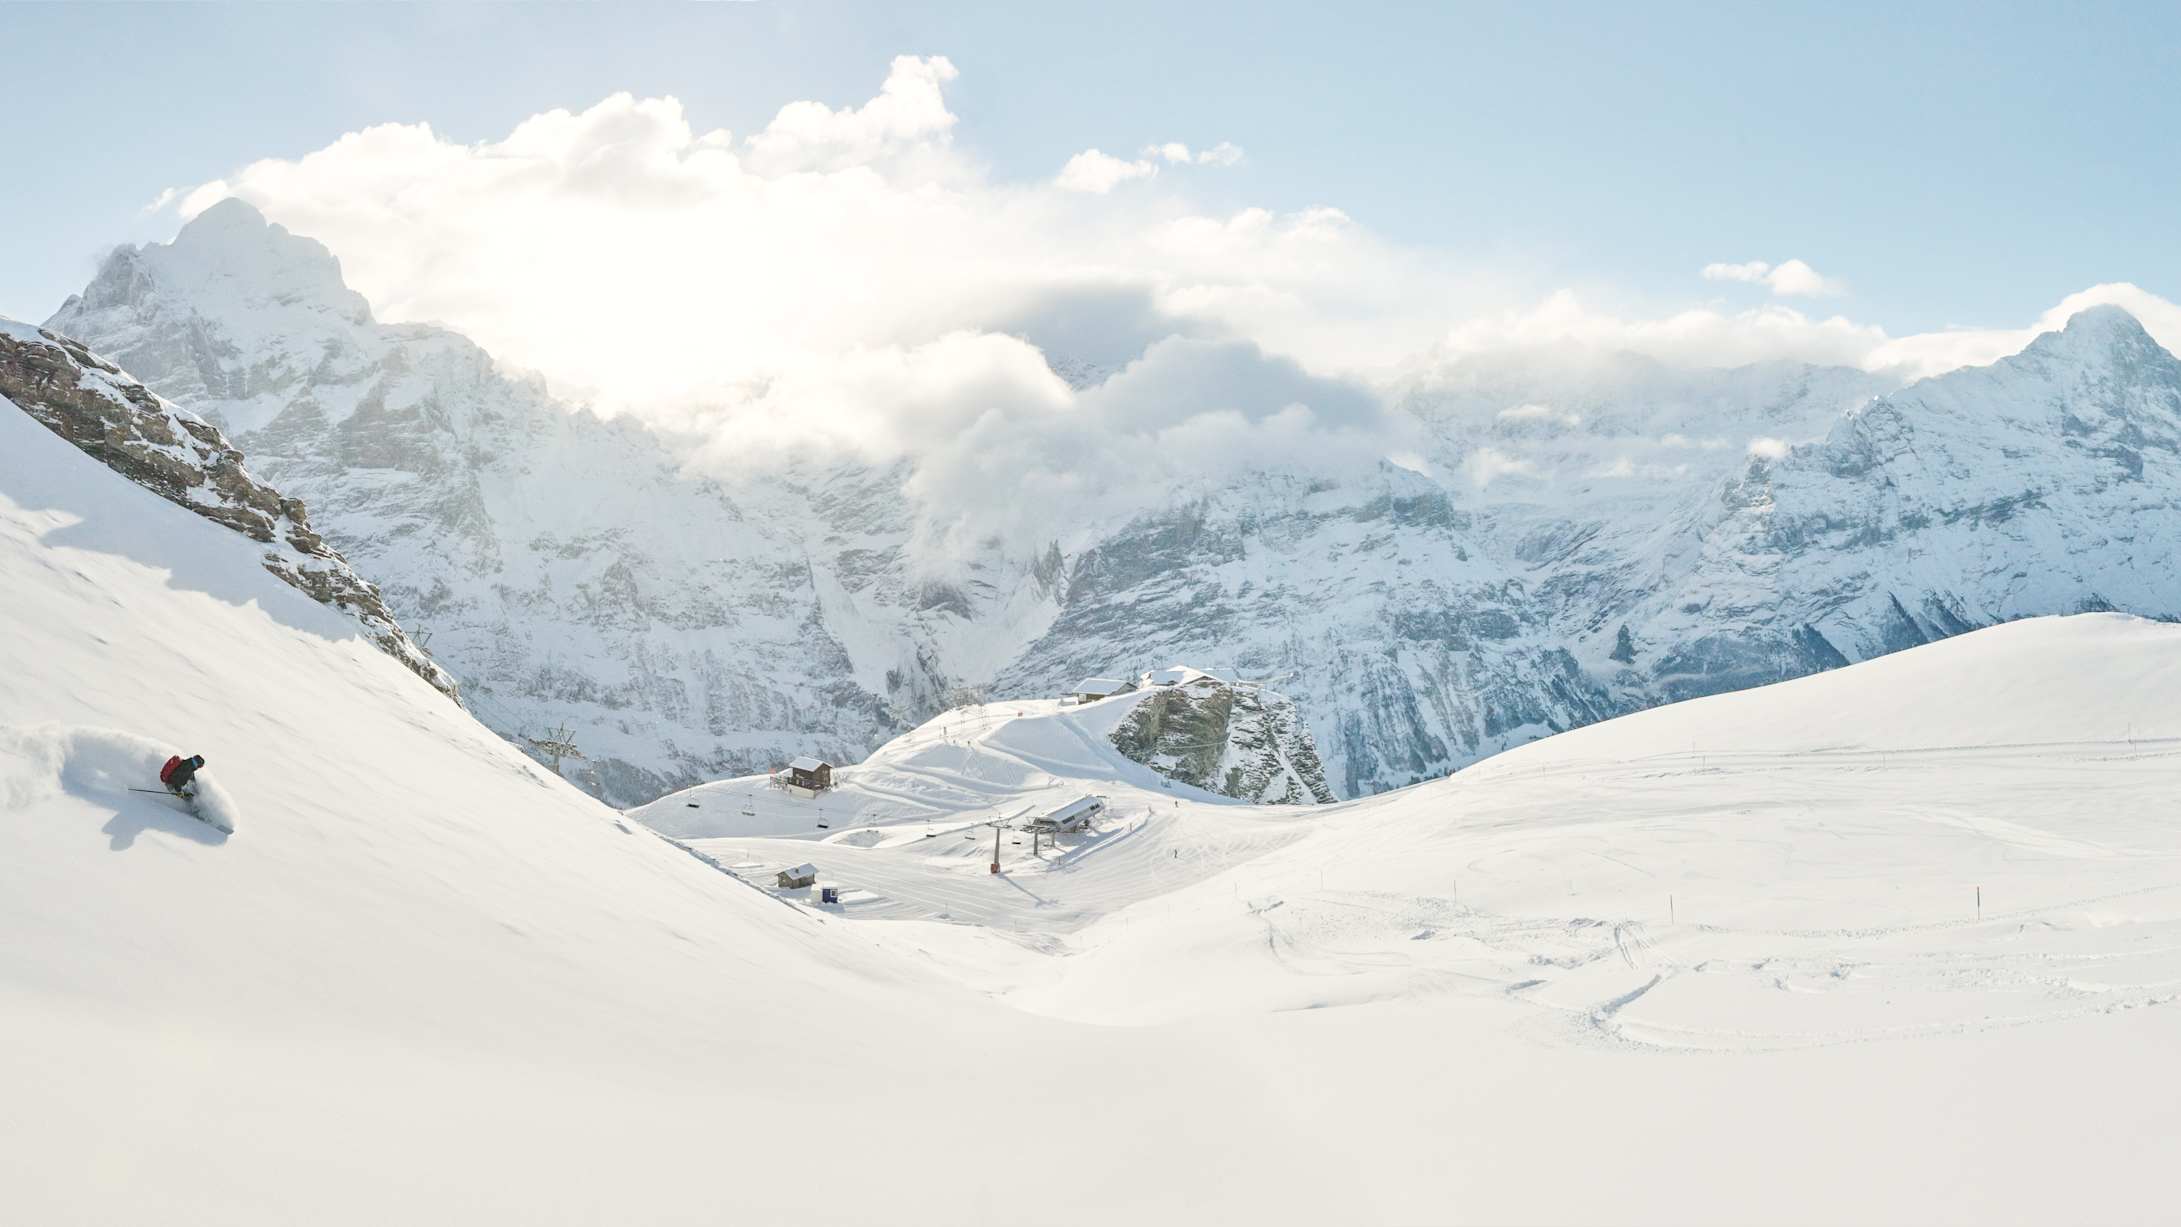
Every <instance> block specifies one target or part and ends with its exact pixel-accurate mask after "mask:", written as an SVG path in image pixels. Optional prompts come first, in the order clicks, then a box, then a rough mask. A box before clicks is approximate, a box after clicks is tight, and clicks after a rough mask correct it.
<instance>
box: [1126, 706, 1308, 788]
mask: <svg viewBox="0 0 2181 1227" xmlns="http://www.w3.org/2000/svg"><path fill="white" fill-rule="evenodd" d="M1113 744H1114V746H1115V747H1116V748H1118V749H1119V750H1120V751H1121V753H1122V754H1123V755H1125V756H1127V757H1128V758H1129V759H1130V760H1132V761H1134V762H1139V763H1142V764H1143V765H1145V766H1147V767H1149V768H1151V769H1152V770H1154V771H1157V772H1158V773H1160V774H1161V775H1165V776H1168V777H1169V778H1172V779H1176V780H1179V781H1181V782H1182V783H1184V784H1190V785H1194V786H1195V787H1198V788H1203V789H1206V790H1208V791H1211V792H1216V793H1221V794H1224V795H1226V796H1229V797H1238V798H1241V799H1242V800H1245V801H1254V802H1257V803H1259V804H1264V805H1311V804H1322V803H1326V802H1330V801H1332V800H1333V792H1332V789H1330V788H1328V787H1327V786H1326V783H1325V771H1324V768H1323V767H1322V766H1321V765H1320V764H1319V762H1318V748H1317V744H1316V743H1315V742H1314V741H1312V740H1311V736H1310V728H1309V726H1308V725H1306V724H1305V723H1303V721H1302V720H1301V719H1300V718H1299V717H1298V715H1297V714H1296V711H1295V704H1294V702H1293V701H1292V700H1290V699H1288V698H1287V697H1286V696H1284V695H1279V694H1275V693H1273V692H1271V691H1267V690H1265V689H1263V688H1262V687H1259V686H1251V685H1234V684H1230V683H1228V682H1226V681H1223V680H1222V679H1220V678H1216V677H1212V676H1209V675H1203V676H1198V677H1194V678H1192V679H1190V680H1189V681H1186V682H1182V683H1179V684H1176V685H1171V686H1153V687H1150V688H1149V689H1148V690H1146V691H1145V693H1144V694H1143V696H1142V697H1141V698H1140V699H1139V700H1137V702H1136V704H1135V706H1134V708H1133V709H1132V710H1131V711H1130V712H1129V714H1128V716H1127V717H1126V718H1125V719H1123V720H1122V722H1121V724H1120V726H1119V727H1118V728H1116V729H1115V730H1114V731H1113Z"/></svg>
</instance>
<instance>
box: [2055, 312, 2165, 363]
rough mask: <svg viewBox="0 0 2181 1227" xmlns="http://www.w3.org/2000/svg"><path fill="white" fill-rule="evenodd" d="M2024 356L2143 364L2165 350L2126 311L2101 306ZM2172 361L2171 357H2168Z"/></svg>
mask: <svg viewBox="0 0 2181 1227" xmlns="http://www.w3.org/2000/svg"><path fill="white" fill-rule="evenodd" d="M2022 352H2023V354H2024V355H2027V356H2034V357H2040V358H2047V359H2051V358H2070V359H2075V360H2089V361H2103V360H2106V359H2109V358H2112V357H2130V358H2135V359H2137V360H2141V359H2142V358H2144V357H2149V356H2152V355H2155V354H2165V353H2166V351H2165V348H2164V347H2163V346H2161V345H2160V344H2159V343H2158V342H2157V340H2155V339H2154V338H2153V337H2152V336H2151V334H2150V333H2149V332H2148V331H2146V330H2145V329H2144V327H2143V324H2142V322H2141V321H2140V320H2138V319H2136V317H2135V316H2134V315H2132V314H2130V313H2129V311H2128V309H2127V308H2125V307H2120V306H2116V305H2114V304H2112V303H2101V304H2099V305H2097V306H2095V307H2086V308H2084V309H2083V310H2081V311H2077V312H2076V313H2075V314H2074V315H2072V316H2069V317H2068V321H2067V324H2066V325H2065V326H2063V327H2062V328H2060V329H2059V330H2058V331H2057V332H2047V333H2043V334H2041V335H2039V336H2038V338H2037V339H2036V340H2034V341H2031V342H2030V343H2029V346H2028V347H2027V348H2025V349H2024V350H2023V351H2022ZM2167 357H2169V358H2170V357H2171V355H2170V354H2169V355H2167Z"/></svg>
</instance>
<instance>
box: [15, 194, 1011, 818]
mask: <svg viewBox="0 0 2181 1227" xmlns="http://www.w3.org/2000/svg"><path fill="white" fill-rule="evenodd" d="M49 326H50V327H51V328H52V329H54V330H55V331H57V332H60V333H64V334H66V335H70V336H75V337H78V338H94V340H93V341H91V342H89V343H90V344H92V345H93V346H94V347H103V351H104V352H109V353H111V354H112V356H113V357H114V358H115V360H116V361H118V362H119V363H121V364H122V365H123V366H125V367H127V368H128V369H129V370H131V371H133V372H139V373H140V374H141V378H143V379H144V380H145V381H146V382H147V383H149V384H150V385H151V386H152V387H154V388H158V389H163V390H165V391H166V392H167V393H169V394H171V395H172V397H174V398H175V399H178V400H181V401H182V402H183V403H185V404H186V405H187V406H189V407H190V408H192V409H195V410H197V411H198V412H200V413H202V414H203V415H204V416H205V417H207V418H208V419H210V420H212V421H214V422H216V423H218V424H219V425H221V426H222V427H223V428H225V429H226V430H227V431H228V433H229V435H230V436H231V437H233V438H234V439H235V441H236V442H237V444H238V445H240V446H241V447H242V448H243V449H244V450H245V451H246V452H247V453H248V454H249V455H250V457H251V462H252V464H253V466H254V467H255V468H256V469H257V470H258V471H259V472H260V473H262V474H264V475H265V476H266V477H267V478H268V479H269V480H270V481H272V482H273V483H274V484H275V485H277V486H279V487H280V488H282V489H284V490H287V491H289V492H291V493H295V494H299V495H301V496H302V497H303V498H305V499H306V500H307V501H309V503H310V504H311V506H312V507H313V508H316V509H318V519H319V524H320V526H321V529H322V531H324V532H325V533H326V534H327V536H328V537H329V538H330V539H331V540H333V541H334V542H335V543H336V544H338V545H339V546H341V548H342V549H344V550H345V551H346V552H347V553H348V554H349V556H350V557H351V558H353V559H354V560H355V561H356V563H357V564H358V565H359V566H360V567H362V568H363V569H364V570H365V571H366V572H367V573H368V574H370V575H372V576H373V577H375V578H376V579H377V580H378V582H379V583H380V584H381V585H382V587H383V588H384V591H385V593H386V596H387V599H388V601H389V602H390V603H391V604H392V605H393V607H394V608H395V609H396V610H397V611H398V612H399V613H400V614H401V616H402V617H403V618H404V619H406V620H407V621H408V622H409V623H410V624H411V625H412V626H413V627H415V628H416V629H417V630H418V632H419V634H420V635H424V634H428V642H429V645H430V648H431V650H432V652H433V654H434V655H435V656H437V657H438V658H439V659H440V660H441V661H442V662H444V663H445V664H446V665H447V666H448V667H449V668H450V669H451V670H452V671H453V672H454V673H455V675H456V676H457V677H459V678H460V679H461V681H462V683H463V688H464V695H465V698H466V699H467V701H468V702H469V704H470V705H471V706H472V708H473V709H474V710H475V711H476V712H477V713H478V714H479V715H480V716H481V717H482V718H483V719H484V720H486V721H487V722H488V723H489V724H491V725H492V727H494V728H495V729H497V730H498V731H499V732H501V733H502V734H503V735H505V736H508V737H511V738H520V737H524V736H528V737H540V736H543V735H544V734H545V733H546V732H547V731H548V730H551V729H554V728H556V727H558V726H566V727H567V728H568V729H569V730H570V731H571V732H572V734H573V736H574V739H575V741H576V743H577V745H578V746H579V747H580V748H581V749H582V750H583V752H584V753H585V754H586V755H587V756H588V757H587V758H586V759H584V760H576V761H573V762H571V763H569V764H568V766H567V772H568V774H569V775H570V776H571V777H573V778H577V779H578V780H579V781H580V782H582V783H584V784H586V785H587V786H588V787H590V788H591V789H592V791H594V792H596V793H598V794H599V795H602V796H604V797H606V798H608V799H611V800H614V801H617V802H621V803H633V802H636V801H641V800H646V799H649V798H650V797H653V796H656V795H658V794H659V793H660V792H663V791H665V790H666V789H667V788H668V787H669V786H672V785H677V784H688V783H692V782H694V781H696V780H699V779H708V778H715V777H718V776H722V775H732V774H739V773H741V772H745V771H750V770H755V769H760V768H765V767H770V766H773V765H776V764H777V763H778V762H780V761H782V760H784V759H785V758H787V757H790V756H792V755H794V754H797V753H802V752H806V751H815V752H818V753H823V754H827V755H831V756H834V757H837V758H848V759H853V758H856V757H860V756H861V755H862V754H863V753H864V752H865V751H867V750H868V749H869V748H870V747H871V746H872V745H874V744H876V742H878V741H880V740H883V739H884V737H885V736H886V735H890V733H891V732H892V731H894V730H895V729H897V728H898V727H901V726H903V725H904V724H906V723H909V722H911V718H912V717H913V716H916V715H921V714H923V713H924V712H926V711H927V710H932V709H935V708H936V707H938V706H942V705H943V703H942V702H941V700H943V699H944V698H945V696H946V691H947V689H948V688H949V685H950V682H949V680H948V677H947V675H946V674H945V673H944V672H943V671H942V670H941V669H940V668H939V667H938V666H937V665H936V664H935V662H934V660H933V657H934V655H935V651H936V650H935V648H934V647H933V641H934V640H943V639H944V636H945V633H946V628H947V625H948V624H951V623H955V622H960V621H962V620H963V619H964V618H965V617H967V616H970V615H979V616H981V617H982V618H983V620H985V621H993V620H1002V621H1004V620H1005V619H1007V618H1009V617H1020V616H1027V617H1028V618H1029V619H1030V620H1031V622H1032V623H1033V624H1035V623H1036V622H1037V619H1038V613H1037V609H1036V608H1035V607H1036V605H1037V604H1038V600H1039V598H1038V597H1037V595H1036V593H1035V591H1034V589H1035V586H1036V585H1035V577H1031V585H1030V590H1025V589H1023V588H1022V587H1021V586H1020V585H1017V584H1010V585H1009V586H1008V587H1007V588H1006V589H1005V590H1004V591H1002V590H997V589H993V590H987V589H984V588H980V587H978V586H977V585H975V584H974V583H971V584H963V585H955V586H947V587H941V586H935V585H930V584H919V583H917V582H915V581H913V580H910V579H907V578H905V577H904V576H903V574H902V571H901V566H900V559H899V548H900V544H901V540H902V536H903V534H902V532H901V531H900V530H899V529H898V527H896V526H897V525H898V524H899V522H900V517H899V516H898V515H897V514H895V512H896V504H897V503H898V501H899V498H900V493H899V488H898V484H899V479H898V476H892V477H890V476H889V475H888V474H886V473H883V472H879V473H870V472H864V471H860V470H852V469H838V468H829V467H827V466H824V465H816V466H813V467H812V468H811V469H810V470H809V471H808V472H803V473H790V474H780V473H768V474H767V475H766V477H767V480H766V481H765V482H764V483H753V486H752V487H751V488H750V489H747V490H741V491H736V492H733V493H730V492H729V491H727V490H724V489H722V488H721V487H720V486H719V485H718V484H716V483H714V482H711V481H708V480H703V479H701V478H691V477H685V476H683V475H682V474H681V472H680V468H679V465H678V463H677V461H676V460H675V459H674V457H672V456H671V455H669V454H668V452H667V451H666V450H665V448H664V447H663V446H662V444H661V443H660V441H659V440H658V439H657V438H656V437H655V436H654V435H653V434H652V433H651V432H649V431H648V430H646V429H644V428H642V427H640V426H637V425H633V424H630V423H627V422H620V421H606V420H601V419H599V418H597V417H595V416H593V415H591V414H589V413H586V412H583V411H580V410H577V409H574V408H572V407H570V406H568V405H566V404H563V403H560V402H558V401H556V400H554V399H553V398H551V397H550V396H548V395H547V394H546V393H545V391H544V390H543V388H542V387H541V386H540V385H539V384H537V383H535V382H533V381H528V380H524V379H520V378H516V377H512V376H510V375H508V374H506V373H504V372H502V371H500V370H499V369H497V368H496V367H495V365H494V363H493V362H492V360H491V358H490V357H489V356H488V355H486V354H485V353H484V351H482V350H480V349H478V348H477V346H475V345H474V344H472V343H470V342H469V341H468V340H466V339H464V338H462V337H460V336H458V335H456V334H454V333H452V332H449V331H447V330H445V329H442V328H437V327H432V326H429V325H389V324H381V323H378V322H376V321H375V320H374V319H373V318H372V316H371V312H370V310H369V308H368V306H367V305H366V304H365V303H364V301H363V299H362V297H361V296H359V295H357V294H356V293H355V292H353V291H352V290H350V289H348V288H347V286H346V285H344V284H343V283H342V281H341V277H340V268H339V265H338V263H337V262H336V261H335V259H334V258H333V256H332V254H331V253H329V252H328V251H327V250H326V249H325V248H324V247H323V246H322V245H320V244H318V243H316V242H314V241H312V240H310V239H306V238H301V237H298V236H295V235H291V234H289V233H288V232H287V231H286V230H284V229H283V228H281V227H279V226H276V225H271V224H268V223H267V222H266V221H265V219H264V218H263V217H262V216H261V215H259V214H258V213H257V212H256V211H255V210H254V209H252V208H250V206H248V205H247V204H244V203H243V202H241V201H237V200H230V201H226V202H223V203H221V204H219V205H216V206H214V207H213V208H211V209H208V210H206V211H205V212H204V213H203V214H202V215H200V216H199V217H197V218H196V219H195V220H193V221H192V222H191V223H190V224H189V225H187V226H185V227H184V228H183V230H182V232H181V234H180V235H178V236H177V237H176V239H175V240H174V242H172V243H170V244H154V245H149V246H146V247H143V248H126V247H125V248H122V249H120V250H118V251H116V252H115V253H114V254H113V255H112V256H111V257H110V258H109V259H108V260H107V261H106V263H105V265H104V267H103V268H102V269H101V270H100V272H99V274H98V276H97V278H96V279H95V280H94V281H93V282H92V283H91V284H90V286H89V287H88V288H87V289H86V290H85V291H84V292H83V294H81V295H80V296H77V297H74V298H71V299H70V300H69V301H68V302H67V304H65V305H64V306H63V307H62V308H61V310H60V311H59V312H58V313H57V314H56V315H55V316H54V317H53V319H52V320H51V321H50V324H49ZM1023 606H1028V607H1029V608H1028V609H1027V612H1026V613H1025V612H1024V610H1023ZM927 624H929V625H933V626H934V627H935V628H936V629H934V630H932V631H930V632H929V633H927V632H926V631H925V627H926V626H927Z"/></svg>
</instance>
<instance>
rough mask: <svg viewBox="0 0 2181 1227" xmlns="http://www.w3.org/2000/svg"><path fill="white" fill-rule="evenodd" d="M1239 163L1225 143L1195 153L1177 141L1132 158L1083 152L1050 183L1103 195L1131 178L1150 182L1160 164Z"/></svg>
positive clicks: (1234, 149)
mask: <svg viewBox="0 0 2181 1227" xmlns="http://www.w3.org/2000/svg"><path fill="white" fill-rule="evenodd" d="M1241 160H1242V150H1241V148H1240V147H1239V146H1236V145H1233V144H1230V143H1228V142H1226V141H1221V142H1219V143H1218V144H1217V145H1214V146H1212V147H1211V148H1210V149H1203V150H1198V151H1197V152H1194V153H1192V152H1190V150H1189V147H1188V146H1187V145H1184V144H1182V143H1181V142H1180V141H1168V142H1166V143H1165V144H1163V145H1146V146H1145V147H1144V151H1143V153H1142V154H1140V155H1139V156H1137V157H1134V158H1118V157H1115V156H1113V155H1112V154H1110V153H1107V152H1105V151H1104V150H1100V149H1086V150H1084V151H1083V152H1081V153H1079V154H1077V155H1075V156H1074V157H1072V158H1069V159H1068V163H1067V165H1065V166H1063V167H1061V168H1060V173H1059V174H1058V175H1056V176H1054V178H1053V183H1054V185H1055V186H1057V187H1059V188H1061V189H1063V190H1064V191H1070V192H1088V193H1090V194H1092V195H1095V196H1103V195H1105V194H1106V193H1108V192H1111V191H1112V190H1113V189H1114V188H1117V187H1119V186H1121V185H1122V184H1124V183H1127V182H1129V181H1130V180H1132V179H1149V178H1151V177H1152V176H1154V175H1156V174H1158V173H1159V164H1160V163H1162V162H1163V163H1165V164H1167V165H1169V166H1233V165H1234V164H1235V163H1237V162H1240V161H1241Z"/></svg>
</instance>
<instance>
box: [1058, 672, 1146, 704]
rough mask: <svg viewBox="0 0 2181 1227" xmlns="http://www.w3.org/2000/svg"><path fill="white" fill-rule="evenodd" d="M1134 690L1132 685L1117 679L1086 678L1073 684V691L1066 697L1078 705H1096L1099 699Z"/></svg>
mask: <svg viewBox="0 0 2181 1227" xmlns="http://www.w3.org/2000/svg"><path fill="white" fill-rule="evenodd" d="M1135 688H1136V687H1135V686H1134V685H1133V684H1131V683H1129V682H1124V681H1121V680H1120V679H1118V678H1111V677H1086V678H1084V679H1083V680H1082V681H1080V682H1077V683H1076V684H1075V689H1074V690H1071V691H1069V692H1068V697H1069V698H1071V699H1074V700H1075V701H1076V702H1078V703H1096V702H1097V701H1098V700H1100V699H1107V698H1111V697H1113V696H1114V695H1117V694H1124V693H1126V692H1128V691H1131V690H1134V689H1135Z"/></svg>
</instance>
